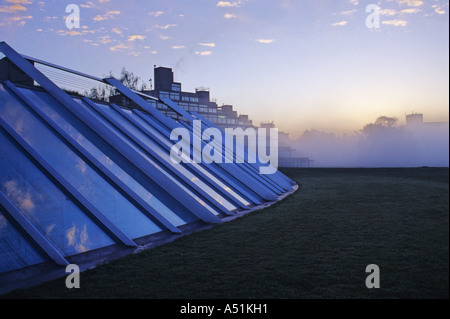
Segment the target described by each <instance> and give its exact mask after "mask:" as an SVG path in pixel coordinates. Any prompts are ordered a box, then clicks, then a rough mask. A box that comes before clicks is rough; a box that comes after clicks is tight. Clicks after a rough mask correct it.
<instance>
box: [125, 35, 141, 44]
mask: <svg viewBox="0 0 450 319" xmlns="http://www.w3.org/2000/svg"><path fill="white" fill-rule="evenodd" d="M144 39H145V36H144V35H139V34H134V35H130V36H129V37H128V39H127V41H129V42H134V41H136V40H144Z"/></svg>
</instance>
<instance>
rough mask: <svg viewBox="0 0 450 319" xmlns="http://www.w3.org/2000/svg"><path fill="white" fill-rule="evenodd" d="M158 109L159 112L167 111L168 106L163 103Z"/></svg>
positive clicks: (159, 104)
mask: <svg viewBox="0 0 450 319" xmlns="http://www.w3.org/2000/svg"><path fill="white" fill-rule="evenodd" d="M157 108H158V109H159V110H166V109H167V105H165V104H163V103H158V106H157Z"/></svg>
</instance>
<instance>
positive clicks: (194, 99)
mask: <svg viewBox="0 0 450 319" xmlns="http://www.w3.org/2000/svg"><path fill="white" fill-rule="evenodd" d="M189 101H190V102H196V103H198V97H191V98H190V100H189Z"/></svg>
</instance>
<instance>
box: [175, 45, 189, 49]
mask: <svg viewBox="0 0 450 319" xmlns="http://www.w3.org/2000/svg"><path fill="white" fill-rule="evenodd" d="M185 48H186V47H185V46H184V45H172V49H175V50H179V49H185Z"/></svg>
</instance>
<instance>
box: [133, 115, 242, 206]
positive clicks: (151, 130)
mask: <svg viewBox="0 0 450 319" xmlns="http://www.w3.org/2000/svg"><path fill="white" fill-rule="evenodd" d="M133 119H134V120H135V121H136V122H137V123H139V124H140V125H142V126H143V127H144V128H145V129H146V130H148V132H149V133H150V134H151V135H152V136H153V137H154V138H155V139H157V140H158V141H159V142H160V143H162V144H163V145H166V147H167V148H168V149H170V148H171V147H172V145H173V143H172V142H171V141H170V140H169V139H167V138H166V137H164V136H163V135H162V134H161V133H160V132H159V131H158V130H157V129H155V128H153V127H152V126H151V125H149V124H148V123H147V122H146V121H144V120H143V119H142V118H140V117H139V116H138V115H136V114H133ZM148 120H149V121H150V122H153V119H152V118H151V117H148ZM191 165H193V166H195V168H196V169H198V170H199V171H201V172H202V173H203V174H205V175H206V176H208V178H210V179H211V181H212V182H213V183H216V184H217V185H218V186H219V187H222V188H223V189H225V190H226V191H227V192H228V193H230V196H232V197H234V198H235V200H238V201H241V202H242V203H243V204H244V205H246V206H248V205H250V203H249V202H248V201H246V200H245V199H244V198H242V197H241V196H239V195H238V194H237V193H236V192H234V191H233V190H232V189H231V188H230V187H228V186H227V185H225V184H224V183H222V182H221V181H220V180H219V179H218V178H216V177H215V176H214V175H213V174H211V173H209V172H208V171H207V170H206V169H205V168H204V167H203V166H202V165H200V164H194V163H193V164H191Z"/></svg>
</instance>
